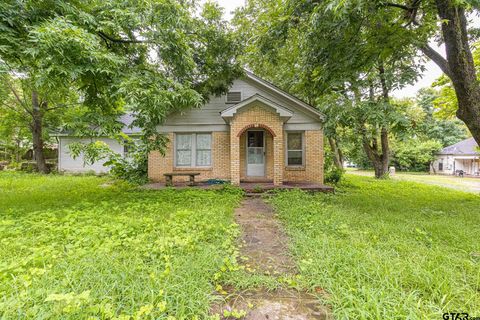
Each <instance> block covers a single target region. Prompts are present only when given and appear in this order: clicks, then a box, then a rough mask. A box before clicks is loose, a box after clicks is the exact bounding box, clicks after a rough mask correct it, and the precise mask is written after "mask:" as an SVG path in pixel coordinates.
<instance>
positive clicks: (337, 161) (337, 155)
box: [328, 137, 343, 170]
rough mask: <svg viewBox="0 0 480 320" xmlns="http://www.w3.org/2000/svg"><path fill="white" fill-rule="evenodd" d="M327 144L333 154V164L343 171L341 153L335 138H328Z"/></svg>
mask: <svg viewBox="0 0 480 320" xmlns="http://www.w3.org/2000/svg"><path fill="white" fill-rule="evenodd" d="M328 143H329V144H330V148H331V149H332V153H333V164H334V165H335V167H337V168H338V169H340V170H343V153H342V150H340V148H339V146H338V142H337V140H336V139H335V138H330V137H329V138H328Z"/></svg>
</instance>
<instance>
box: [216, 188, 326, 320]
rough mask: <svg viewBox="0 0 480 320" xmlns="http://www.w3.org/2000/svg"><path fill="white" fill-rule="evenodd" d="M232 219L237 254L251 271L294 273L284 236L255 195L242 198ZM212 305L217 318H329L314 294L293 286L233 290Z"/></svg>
mask: <svg viewBox="0 0 480 320" xmlns="http://www.w3.org/2000/svg"><path fill="white" fill-rule="evenodd" d="M235 221H236V222H237V223H238V224H239V225H240V228H241V230H242V237H241V242H242V244H241V248H240V254H241V256H242V257H247V258H248V260H247V261H245V262H243V264H244V265H245V266H246V267H247V268H249V269H250V270H251V271H252V272H257V273H264V274H268V275H272V276H279V275H285V274H295V273H296V272H297V269H296V266H295V263H294V262H293V260H292V258H291V256H290V255H289V253H288V238H287V236H286V234H285V232H284V230H283V229H282V226H281V224H280V223H279V221H278V220H277V219H276V217H275V214H274V211H273V209H272V208H271V207H270V206H269V205H268V204H267V203H265V201H263V199H261V198H258V197H249V198H246V199H245V200H244V201H243V202H242V204H241V206H240V207H239V208H237V209H236V210H235ZM226 291H227V292H228V294H227V295H226V297H222V298H221V300H222V301H221V302H219V303H217V304H215V305H214V306H212V310H211V313H212V314H218V315H220V317H221V319H245V320H261V319H269V320H309V319H315V320H317V319H319V320H324V319H333V318H332V317H331V315H330V313H329V312H328V308H326V307H324V306H322V305H321V304H320V301H319V299H318V298H317V297H315V296H313V295H311V294H308V293H306V292H299V291H297V290H294V289H277V290H274V291H267V290H264V289H258V290H246V291H241V292H238V291H235V289H234V288H228V289H226Z"/></svg>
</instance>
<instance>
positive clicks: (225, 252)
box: [0, 173, 240, 319]
mask: <svg viewBox="0 0 480 320" xmlns="http://www.w3.org/2000/svg"><path fill="white" fill-rule="evenodd" d="M107 182H108V180H107V179H106V178H97V177H68V176H40V175H29V174H11V173H1V174H0V318H2V319H13V318H15V319H16V318H31V319H87V318H89V317H90V316H91V317H92V319H153V318H155V319H175V318H176V319H183V318H188V319H195V318H196V317H198V318H200V319H203V318H205V317H206V315H207V313H208V308H209V305H210V303H211V300H212V295H211V292H212V291H213V290H214V277H215V275H216V274H217V275H218V272H219V270H222V269H224V268H225V264H226V263H227V264H228V260H229V259H230V258H231V254H232V252H233V251H234V250H235V248H234V247H235V238H236V235H237V233H238V230H237V227H236V226H235V225H233V224H232V223H233V219H232V212H233V208H234V207H235V205H236V204H237V203H238V201H239V199H240V194H239V193H238V190H236V189H228V188H227V189H225V190H224V191H217V192H215V191H199V190H185V191H181V192H179V191H172V190H166V191H140V190H136V189H133V188H132V187H129V186H128V185H125V184H118V183H117V184H113V185H105V183H107Z"/></svg>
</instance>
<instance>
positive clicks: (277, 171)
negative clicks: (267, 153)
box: [273, 130, 285, 186]
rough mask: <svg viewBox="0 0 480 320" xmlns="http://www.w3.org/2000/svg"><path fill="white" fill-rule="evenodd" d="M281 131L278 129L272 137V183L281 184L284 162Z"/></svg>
mask: <svg viewBox="0 0 480 320" xmlns="http://www.w3.org/2000/svg"><path fill="white" fill-rule="evenodd" d="M283 144H284V141H283V131H282V130H278V131H277V132H276V136H275V137H273V185H275V186H280V185H282V184H283V168H284V163H285V157H284V148H283Z"/></svg>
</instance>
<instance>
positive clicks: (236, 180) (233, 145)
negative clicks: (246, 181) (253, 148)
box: [230, 129, 240, 186]
mask: <svg viewBox="0 0 480 320" xmlns="http://www.w3.org/2000/svg"><path fill="white" fill-rule="evenodd" d="M230 180H231V182H232V184H233V185H236V186H239V185H240V137H237V133H236V132H235V131H234V130H232V129H231V130H230Z"/></svg>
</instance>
